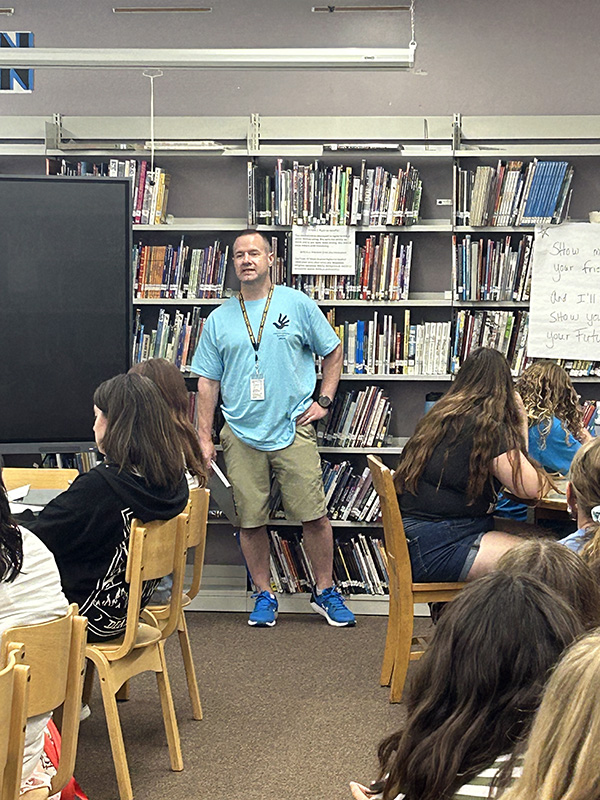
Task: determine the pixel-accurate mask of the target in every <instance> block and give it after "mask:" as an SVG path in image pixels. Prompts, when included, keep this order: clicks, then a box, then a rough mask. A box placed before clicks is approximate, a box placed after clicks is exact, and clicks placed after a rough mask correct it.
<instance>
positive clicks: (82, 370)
mask: <svg viewBox="0 0 600 800" xmlns="http://www.w3.org/2000/svg"><path fill="white" fill-rule="evenodd" d="M130 342H131V184H130V182H129V180H128V179H119V178H101V177H89V178H88V177H63V176H52V177H50V176H39V177H16V176H1V177H0V353H1V355H0V452H27V453H30V452H37V451H39V450H41V451H53V450H56V451H65V450H68V449H72V450H77V449H83V448H84V447H85V445H86V444H91V443H93V438H94V437H93V432H92V424H93V407H92V397H93V393H94V389H95V388H96V386H98V384H99V383H101V382H102V381H103V380H106V379H107V378H110V377H112V376H113V375H115V374H117V373H119V372H125V371H127V369H128V368H129V366H130V358H131V356H130V350H131V344H130Z"/></svg>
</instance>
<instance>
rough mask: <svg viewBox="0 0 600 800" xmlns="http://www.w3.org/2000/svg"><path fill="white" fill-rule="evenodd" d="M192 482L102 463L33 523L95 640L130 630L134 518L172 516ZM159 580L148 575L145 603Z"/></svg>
mask: <svg viewBox="0 0 600 800" xmlns="http://www.w3.org/2000/svg"><path fill="white" fill-rule="evenodd" d="M187 500H188V485H187V481H186V479H185V476H184V475H183V474H182V476H181V481H180V483H179V485H178V486H177V489H176V490H175V491H174V492H173V491H171V490H168V489H164V488H158V487H155V486H149V485H148V484H147V483H146V481H145V480H144V478H142V477H140V476H138V475H133V474H132V473H130V472H124V471H123V472H119V469H118V467H117V466H115V465H114V464H100V466H98V467H95V468H94V469H92V470H90V472H86V473H84V474H83V475H80V476H79V477H78V478H76V479H75V480H74V481H73V483H72V485H71V486H70V487H69V489H67V491H66V492H63V493H62V494H60V495H59V496H58V497H56V498H55V499H54V500H53V501H52V502H51V503H48V505H47V506H46V507H45V508H44V510H43V511H42V512H41V513H40V515H39V516H38V518H37V519H36V520H35V521H34V522H31V523H28V524H27V527H28V528H30V529H31V530H32V531H33V532H34V533H35V535H36V536H37V537H38V538H40V539H41V540H42V542H44V544H45V545H46V547H47V548H48V549H49V550H50V551H51V552H52V554H53V555H54V558H55V559H56V563H57V565H58V569H59V572H60V577H61V581H62V586H63V590H64V593H65V595H66V596H67V599H68V600H69V602H71V603H77V604H78V606H79V612H80V614H83V615H84V616H86V617H87V618H88V638H89V640H90V641H101V640H104V639H113V638H115V637H117V636H120V635H121V634H122V633H124V631H125V621H126V616H127V599H128V591H129V587H128V584H126V583H125V568H126V565H127V554H128V548H129V534H130V532H131V521H132V519H134V518H135V519H139V520H141V522H150V521H151V520H154V519H171V518H172V517H175V516H177V514H179V513H180V512H181V511H183V510H184V508H185V507H186V504H187ZM157 583H158V581H147V582H146V583H145V585H144V589H143V594H142V607H143V606H145V605H146V604H147V603H148V601H149V600H150V596H151V595H152V592H153V591H154V588H155V586H156V584H157Z"/></svg>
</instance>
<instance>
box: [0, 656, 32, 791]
mask: <svg viewBox="0 0 600 800" xmlns="http://www.w3.org/2000/svg"><path fill="white" fill-rule="evenodd" d="M24 657H25V648H24V647H22V646H21V647H19V648H17V647H15V648H13V649H11V652H10V653H9V654H8V659H7V665H6V667H5V668H4V669H3V670H1V671H0V797H1V798H2V800H17V798H18V797H19V789H20V786H21V767H22V764H23V747H24V744H25V725H26V723H27V697H28V695H29V683H28V682H29V667H28V666H26V665H25V664H24V663H23V659H24Z"/></svg>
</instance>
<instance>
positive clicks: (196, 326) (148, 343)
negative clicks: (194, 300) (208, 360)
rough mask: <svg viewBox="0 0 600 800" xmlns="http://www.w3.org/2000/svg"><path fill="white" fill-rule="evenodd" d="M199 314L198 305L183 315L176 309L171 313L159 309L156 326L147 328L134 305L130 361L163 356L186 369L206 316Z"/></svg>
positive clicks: (189, 365)
mask: <svg viewBox="0 0 600 800" xmlns="http://www.w3.org/2000/svg"><path fill="white" fill-rule="evenodd" d="M201 314H202V312H201V309H200V307H199V306H196V308H194V309H193V310H192V311H188V312H187V313H185V314H184V313H183V312H182V311H179V310H176V311H175V312H174V313H173V316H171V313H170V312H167V311H165V309H164V308H161V309H160V310H159V312H158V322H157V326H156V328H153V329H151V330H147V328H146V326H145V325H144V323H143V322H142V313H141V309H139V308H138V309H137V310H136V313H135V319H134V325H133V354H132V361H133V363H134V364H137V362H138V361H147V360H148V359H149V358H166V359H167V360H168V361H172V362H173V363H174V364H175V366H176V367H178V368H179V369H180V370H181V371H182V372H183V371H185V370H189V369H190V367H191V364H192V359H193V357H194V353H195V352H196V347H197V345H198V340H199V339H200V334H201V333H202V328H203V326H204V323H205V322H206V317H203V316H202V315H201ZM171 319H172V321H171Z"/></svg>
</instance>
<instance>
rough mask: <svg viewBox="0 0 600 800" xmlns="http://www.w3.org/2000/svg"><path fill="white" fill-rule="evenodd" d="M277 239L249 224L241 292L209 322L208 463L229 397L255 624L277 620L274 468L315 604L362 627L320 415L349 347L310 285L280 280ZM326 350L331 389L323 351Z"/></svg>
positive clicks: (203, 440)
mask: <svg viewBox="0 0 600 800" xmlns="http://www.w3.org/2000/svg"><path fill="white" fill-rule="evenodd" d="M272 263H273V254H272V253H271V246H270V243H269V241H268V239H266V237H264V236H263V235H262V234H261V233H257V232H256V231H244V232H243V233H241V234H240V235H239V236H238V237H237V239H236V240H235V242H234V245H233V265H234V268H235V273H236V275H237V277H238V278H239V281H240V294H239V298H238V297H234V298H231V299H229V300H228V301H227V302H225V303H224V304H223V305H222V306H220V307H219V308H217V309H215V311H213V312H212V314H211V315H210V316H209V318H208V319H207V321H206V323H205V325H204V329H203V331H202V335H201V337H200V342H199V345H198V348H197V350H196V353H195V355H194V360H193V363H192V371H193V372H195V373H196V374H197V375H200V376H201V377H200V378H199V379H198V429H199V431H198V432H199V436H200V445H201V447H202V454H203V456H204V459H205V461H206V464H207V465H208V466H210V461H211V460H212V459H213V458H214V455H215V448H214V445H213V442H212V436H211V432H212V423H213V418H214V412H215V408H216V404H217V400H218V396H219V389H220V390H221V396H222V410H223V415H224V417H225V425H224V427H223V429H222V431H221V443H222V445H223V453H224V456H225V464H226V466H227V474H228V477H229V480H230V481H231V484H232V486H233V494H234V498H235V502H236V506H237V511H238V514H239V516H240V520H241V530H240V541H241V545H242V551H243V553H244V557H245V559H246V563H247V565H248V569H249V571H250V574H251V576H252V580H253V582H254V584H255V586H256V587H257V593H256V594H255V595H254V597H255V601H256V602H255V606H254V610H253V611H252V613H251V614H250V618H249V620H248V624H249V625H256V626H260V627H264V626H267V627H272V626H273V625H275V619H276V617H277V599H276V598H275V596H274V595H273V594H272V592H271V584H270V569H269V538H268V534H267V528H266V525H267V522H268V521H269V489H270V478H271V472H272V473H273V474H274V475H275V477H276V478H277V481H278V484H279V487H280V489H281V496H282V500H283V505H284V509H285V512H286V516H287V518H288V519H293V520H298V521H300V522H302V531H303V537H304V543H305V546H306V550H307V553H308V556H309V558H310V561H311V564H312V568H313V572H314V574H315V580H316V586H315V587H314V590H313V593H312V595H311V600H310V602H311V606H312V607H313V609H314V610H315V611H317V612H318V613H320V614H322V615H323V616H324V617H325V619H326V620H327V622H328V623H329V624H330V625H335V626H340V627H345V626H349V625H354V624H355V619H354V615H353V614H352V612H351V611H350V610H349V609H348V608H346V606H345V604H344V600H343V598H342V596H341V595H340V593H339V592H338V591H337V589H335V587H334V586H333V579H332V567H333V533H332V529H331V523H330V522H329V520H328V518H327V506H326V504H325V495H324V491H323V481H322V478H321V462H320V458H319V453H318V451H317V445H316V433H315V429H314V427H313V424H312V423H314V422H316V421H317V420H319V419H321V418H322V417H324V416H325V414H326V413H327V409H328V407H329V406H330V405H331V401H332V400H333V397H334V395H335V392H336V389H337V385H338V382H339V379H340V373H341V368H342V357H343V356H342V347H341V344H340V341H339V339H338V337H337V336H336V334H335V332H334V331H333V329H332V327H331V326H330V325H329V323H328V322H327V320H326V319H325V317H324V316H323V314H322V313H321V311H320V309H319V307H318V306H317V304H316V303H315V302H314V301H313V300H310V299H309V298H308V297H307V296H306V295H304V294H303V293H302V292H298V291H296V290H295V289H290V288H289V287H287V286H274V285H273V284H272V282H271V277H270V268H271V265H272ZM314 353H315V354H317V355H319V356H322V357H323V361H322V364H323V366H322V371H323V379H322V382H321V394H320V396H319V399H318V400H317V401H313V399H312V395H313V392H314V389H315V384H316V375H315V368H314V360H313V354H314Z"/></svg>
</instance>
